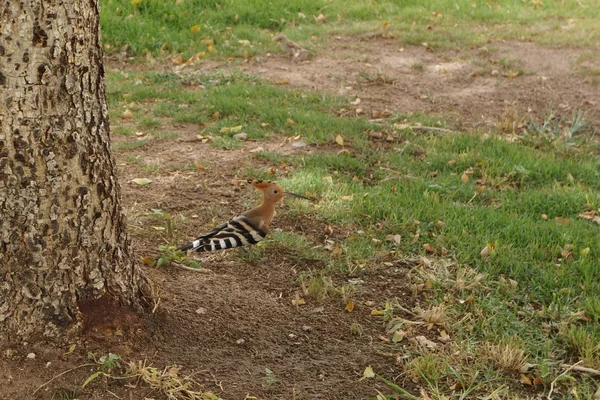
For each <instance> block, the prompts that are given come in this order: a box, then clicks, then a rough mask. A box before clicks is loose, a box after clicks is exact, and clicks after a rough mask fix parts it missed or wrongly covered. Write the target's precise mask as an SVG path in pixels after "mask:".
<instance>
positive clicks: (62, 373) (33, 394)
mask: <svg viewBox="0 0 600 400" xmlns="http://www.w3.org/2000/svg"><path fill="white" fill-rule="evenodd" d="M95 366H96V364H82V365H79V366H77V367H75V368H71V369H68V370H66V371H63V372H61V373H60V374H58V375H55V376H54V377H53V378H52V379H50V380H49V381H48V382H46V383H44V384H42V385H41V386H40V387H38V388H37V389H35V391H34V392H33V393H32V394H31V398H33V396H35V394H36V393H37V392H38V391H39V390H40V389H41V388H43V387H44V386H47V385H48V384H50V383H51V382H52V381H53V380H55V379H56V378H60V377H61V376H63V375H65V374H68V373H69V372H73V371H75V370H77V369H79V368H83V367H95Z"/></svg>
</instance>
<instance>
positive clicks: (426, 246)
mask: <svg viewBox="0 0 600 400" xmlns="http://www.w3.org/2000/svg"><path fill="white" fill-rule="evenodd" d="M423 249H425V251H426V252H428V253H435V247H433V245H432V244H431V243H425V244H424V245H423Z"/></svg>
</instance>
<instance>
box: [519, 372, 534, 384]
mask: <svg viewBox="0 0 600 400" xmlns="http://www.w3.org/2000/svg"><path fill="white" fill-rule="evenodd" d="M521 383H522V384H524V385H529V386H532V385H533V382H531V379H529V377H528V376H527V375H525V374H521Z"/></svg>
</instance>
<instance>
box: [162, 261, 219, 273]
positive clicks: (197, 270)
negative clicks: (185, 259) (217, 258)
mask: <svg viewBox="0 0 600 400" xmlns="http://www.w3.org/2000/svg"><path fill="white" fill-rule="evenodd" d="M171 264H175V265H176V266H177V267H179V268H181V269H185V270H186V271H194V272H205V273H206V272H213V271H211V270H210V269H207V268H194V267H188V266H187V265H184V264H182V263H180V262H177V261H171Z"/></svg>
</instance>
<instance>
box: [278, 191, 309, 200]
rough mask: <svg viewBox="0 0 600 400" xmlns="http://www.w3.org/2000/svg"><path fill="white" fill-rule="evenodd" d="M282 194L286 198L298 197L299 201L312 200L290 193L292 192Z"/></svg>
mask: <svg viewBox="0 0 600 400" xmlns="http://www.w3.org/2000/svg"><path fill="white" fill-rule="evenodd" d="M284 194H285V195H286V196H292V197H298V198H299V199H304V200H312V199H309V198H308V197H304V196H300V195H299V194H296V193H292V192H284Z"/></svg>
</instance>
